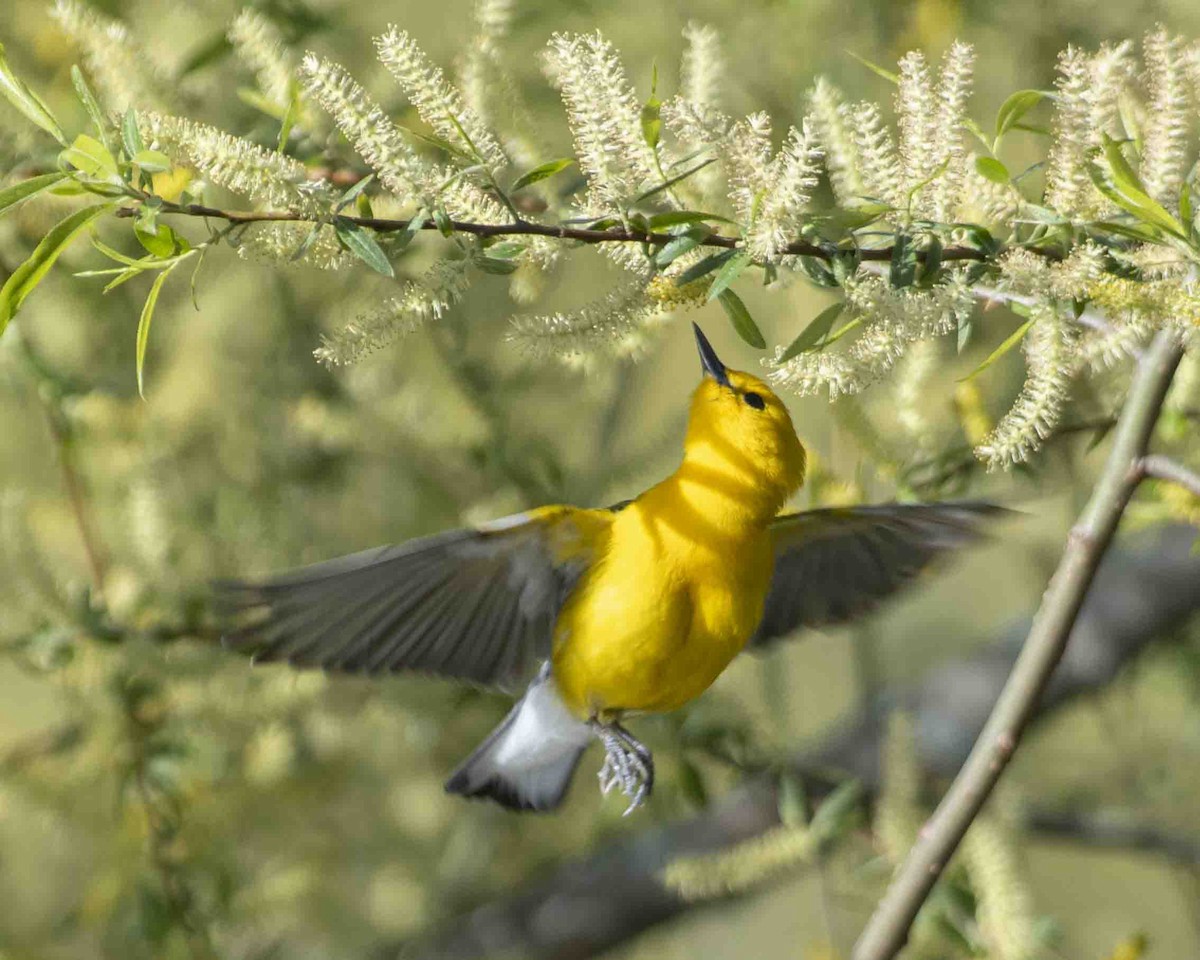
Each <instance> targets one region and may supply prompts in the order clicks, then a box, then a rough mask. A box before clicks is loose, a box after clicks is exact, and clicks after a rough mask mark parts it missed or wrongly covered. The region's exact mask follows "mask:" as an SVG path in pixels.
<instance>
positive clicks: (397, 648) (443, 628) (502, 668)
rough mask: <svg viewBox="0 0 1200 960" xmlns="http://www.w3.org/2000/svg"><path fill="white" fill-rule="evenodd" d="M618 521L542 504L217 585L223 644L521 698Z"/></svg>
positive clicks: (605, 514)
mask: <svg viewBox="0 0 1200 960" xmlns="http://www.w3.org/2000/svg"><path fill="white" fill-rule="evenodd" d="M611 517H612V513H611V512H610V511H606V510H580V509H576V508H574V507H565V506H560V507H543V508H541V509H538V510H531V511H529V512H527V513H522V514H517V515H515V516H512V517H507V518H505V519H503V520H497V521H494V522H492V523H490V524H486V525H484V526H482V527H479V528H476V529H467V530H452V531H449V532H447V533H442V534H437V535H435V536H431V537H425V538H423V539H419V540H411V541H409V542H407V543H403V544H399V545H397V546H390V547H378V548H376V549H374V550H367V551H364V552H362V553H356V554H352V555H351V556H347V557H341V558H339V559H337V560H330V561H327V562H325V563H318V564H315V565H314V566H310V567H304V568H302V569H300V570H295V571H292V572H290V573H286V574H282V575H280V576H276V577H273V578H270V579H267V580H264V581H261V582H245V581H225V582H221V583H217V584H215V591H216V607H217V610H218V615H219V616H220V617H221V618H222V619H223V620H225V621H226V622H228V623H229V624H230V629H229V631H228V632H227V633H226V635H225V638H224V639H225V643H226V644H227V645H228V646H231V647H233V648H235V649H238V650H243V651H246V652H248V653H253V654H254V656H255V658H256V659H257V660H268V661H269V660H286V661H287V662H289V663H292V664H295V665H297V666H313V667H324V668H326V669H331V670H345V671H351V672H356V673H367V674H376V673H386V672H396V671H402V670H411V671H416V672H423V673H430V674H436V675H439V676H444V677H450V678H454V679H460V680H467V681H471V682H474V683H478V684H483V685H487V686H495V687H499V688H502V689H510V690H512V689H516V688H517V687H518V686H519V684H520V683H521V681H522V680H526V679H528V678H529V676H530V675H531V674H532V673H533V672H534V670H535V668H536V665H537V663H538V661H539V660H541V659H544V658H546V657H548V656H549V655H550V648H551V642H552V639H553V630H554V622H555V620H556V618H557V615H558V610H559V607H560V606H561V604H562V602H563V600H564V599H565V598H566V596H567V594H568V593H569V592H570V590H571V588H572V587H573V586H574V585H575V583H576V582H577V580H578V579H579V577H580V575H581V574H582V573H583V571H584V570H585V569H586V568H587V566H588V564H589V563H590V562H591V561H592V559H593V557H594V556H595V555H596V554H597V551H599V550H600V549H602V545H603V543H604V542H605V540H606V536H607V530H608V527H609V526H610V524H611Z"/></svg>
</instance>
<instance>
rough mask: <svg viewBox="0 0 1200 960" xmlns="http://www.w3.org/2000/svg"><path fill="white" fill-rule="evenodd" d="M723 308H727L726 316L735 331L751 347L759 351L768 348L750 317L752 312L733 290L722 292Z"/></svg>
mask: <svg viewBox="0 0 1200 960" xmlns="http://www.w3.org/2000/svg"><path fill="white" fill-rule="evenodd" d="M719 299H720V301H721V306H723V307H724V308H725V314H726V316H728V317H729V322H730V323H732V324H733V329H734V330H736V331H737V335H738V336H739V337H741V338H742V339H743V340H745V341H746V342H747V343H748V344H750V346H752V347H755V348H756V349H758V350H765V349H766V348H767V341H766V340H765V339H763V335H762V331H761V330H759V329H758V325H757V324H755V322H754V319H753V318H752V317H751V316H750V311H749V310H747V309H746V305H745V304H744V303H742V298H741V297H739V296H738V295H737V294H736V293H734V292H733V291H732V290H722V291H721V295H720V298H719Z"/></svg>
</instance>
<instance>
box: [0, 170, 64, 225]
mask: <svg viewBox="0 0 1200 960" xmlns="http://www.w3.org/2000/svg"><path fill="white" fill-rule="evenodd" d="M66 179H67V175H66V174H65V173H43V174H42V175H41V176H40V177H30V178H29V179H28V180H18V181H17V182H16V183H14V184H13V185H12V186H10V187H5V188H4V189H3V190H0V216H3V215H4V214H5V213H6V212H7V211H9V210H11V209H13V208H14V207H16V206H18V205H20V204H22V203H24V202H25V201H26V200H28V199H29V198H30V197H36V196H37V195H38V194H39V193H41V192H42V191H43V190H49V189H50V188H51V187H53V186H54V185H55V184H57V183H62V182H63V181H64V180H66Z"/></svg>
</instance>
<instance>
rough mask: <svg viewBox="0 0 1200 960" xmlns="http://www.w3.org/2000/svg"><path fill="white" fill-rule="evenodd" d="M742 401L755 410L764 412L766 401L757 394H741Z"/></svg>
mask: <svg viewBox="0 0 1200 960" xmlns="http://www.w3.org/2000/svg"><path fill="white" fill-rule="evenodd" d="M742 399H743V400H745V401H746V402H747V403H748V404H750V406H752V407H753V408H754V409H755V410H765V409H766V407H767V404H766V401H765V400H763V398H762V397H760V396H759V395H758V394H757V393H743V394H742Z"/></svg>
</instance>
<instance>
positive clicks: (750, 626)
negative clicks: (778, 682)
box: [553, 478, 773, 717]
mask: <svg viewBox="0 0 1200 960" xmlns="http://www.w3.org/2000/svg"><path fill="white" fill-rule="evenodd" d="M680 484H681V481H680V480H679V479H678V478H673V479H671V480H668V481H664V483H663V484H660V485H659V486H658V487H655V488H653V489H651V490H650V491H648V492H647V493H645V494H643V495H642V496H641V497H639V498H638V499H637V500H636V501H634V502H633V503H632V504H630V505H629V506H628V507H626V508H625V509H624V510H623V511H621V513H619V514H618V515H617V516H616V518H615V519H614V520H613V525H612V530H611V536H610V538H609V542H608V546H607V550H606V551H605V555H604V556H603V557H602V558H601V559H600V560H599V562H598V563H596V564H595V565H594V566H593V568H592V569H591V570H590V571H589V572H588V573H587V574H586V575H585V577H584V578H583V579H582V580H581V581H580V583H579V584H578V586H577V587H576V588H575V590H574V591H573V592H572V595H571V597H570V598H569V599H568V601H567V602H566V604H565V605H564V607H563V609H562V611H561V613H560V615H559V619H558V625H557V629H556V633H555V648H554V656H553V666H554V676H555V680H556V683H557V685H558V688H559V692H560V694H561V695H562V697H563V699H564V701H565V702H566V703H567V705H568V706H569V707H570V708H571V709H572V710H573V711H575V713H576V714H578V715H579V716H582V717H592V716H606V715H614V714H620V713H622V712H638V711H643V712H661V711H667V710H673V709H675V708H677V707H679V706H682V705H683V704H685V703H687V702H688V701H689V700H691V699H693V698H694V697H696V696H698V695H699V694H701V693H702V692H703V691H704V690H705V689H707V688H708V687H709V685H710V684H711V683H712V682H713V681H714V680H715V679H716V678H717V676H718V675H720V673H721V672H722V671H723V670H724V669H725V668H726V667H727V666H728V665H729V662H730V661H731V660H732V659H733V658H734V657H735V656H737V654H738V653H739V652H740V651H741V649H742V648H743V647H744V646H745V644H746V641H747V640H748V639H749V637H750V635H751V634H752V633H753V632H754V629H755V628H756V627H757V625H758V622H759V620H760V618H761V617H762V611H763V604H764V602H765V600H766V594H767V589H768V587H769V585H770V579H771V572H772V563H773V561H772V554H771V546H770V541H769V537H768V535H767V533H766V530H765V529H762V530H759V529H756V528H755V529H751V528H746V529H738V530H736V531H731V530H730V529H728V528H725V527H721V526H720V525H718V524H714V523H713V522H712V518H711V515H709V516H706V515H705V514H706V511H704V510H703V509H701V508H700V507H701V505H700V504H698V502H697V499H696V498H695V497H692V498H690V499H689V497H688V496H687V495H686V491H685V490H681V488H680Z"/></svg>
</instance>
